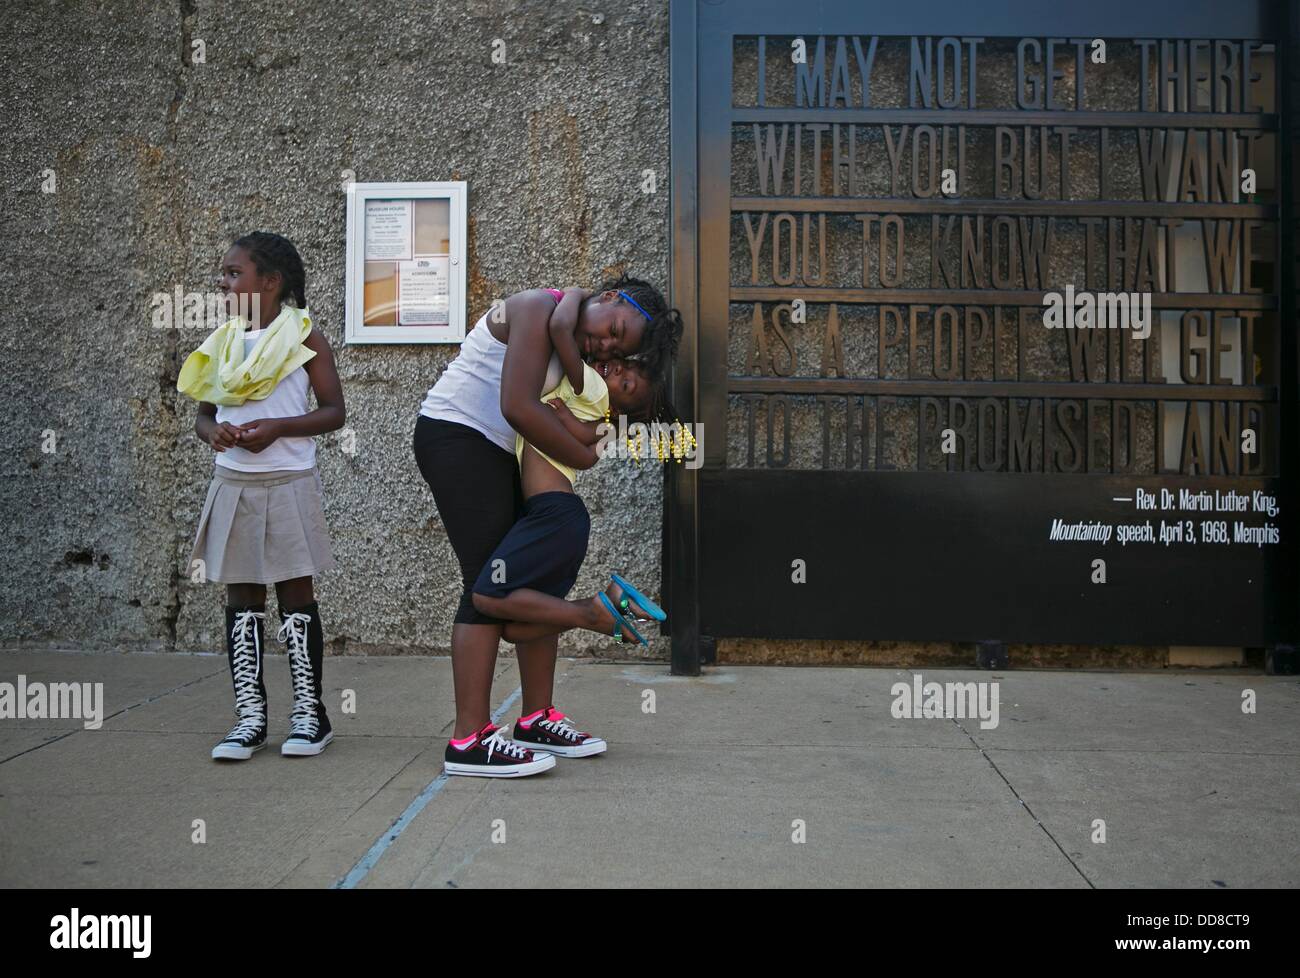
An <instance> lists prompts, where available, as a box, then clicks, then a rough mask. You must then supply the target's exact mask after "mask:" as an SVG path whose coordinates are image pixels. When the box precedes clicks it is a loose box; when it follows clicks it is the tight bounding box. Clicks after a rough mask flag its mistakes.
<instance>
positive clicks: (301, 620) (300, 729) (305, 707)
mask: <svg viewBox="0 0 1300 978" xmlns="http://www.w3.org/2000/svg"><path fill="white" fill-rule="evenodd" d="M310 622H311V615H308V614H304V613H303V612H301V611H295V612H294V613H293V614H290V615H286V616H285V619H284V624H283V625H281V626H280V630H279V631H278V632H277V633H276V635H275V637H276V638H277V639H278V640H279V641H281V642H284V643H286V644H287V645H288V647H289V674H290V675H291V676H292V677H293V712H292V713H290V714H289V736H290V737H306V738H308V739H311V738H312V737H315V736H316V731H317V729H319V723H318V722H317V720H316V691H315V689H314V688H313V683H312V679H313V676H312V671H311V656H309V655H308V654H307V625H308V624H309V623H310Z"/></svg>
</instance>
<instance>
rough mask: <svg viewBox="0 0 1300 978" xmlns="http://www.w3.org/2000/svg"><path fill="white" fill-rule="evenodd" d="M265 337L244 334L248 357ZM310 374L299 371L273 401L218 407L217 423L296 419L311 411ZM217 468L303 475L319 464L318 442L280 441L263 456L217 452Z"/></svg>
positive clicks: (284, 382) (251, 332) (233, 450)
mask: <svg viewBox="0 0 1300 978" xmlns="http://www.w3.org/2000/svg"><path fill="white" fill-rule="evenodd" d="M261 336H262V330H260V329H259V330H255V331H254V330H249V331H248V332H246V333H245V334H244V355H245V356H248V354H249V353H250V352H251V351H252V349H253V345H254V344H255V343H257V341H258V340H259V339H260V338H261ZM309 386H310V385H309V384H308V381H307V371H306V370H304V369H303V368H302V367H299V368H298V369H297V370H295V371H294V372H293V373H291V374H289V375H288V376H287V377H285V378H284V380H282V381H280V383H278V384H276V385H275V390H273V391H271V394H270V396H269V397H265V398H263V399H262V400H260V401H245V402H244V403H243V404H238V405H234V406H225V405H217V421H229V422H230V423H231V424H248V422H250V421H256V420H258V419H259V418H296V417H299V416H300V415H304V414H306V413H307V412H308V411H310V410H311V408H310V407H308V405H307V388H308V387H309ZM216 455H217V464H218V465H220V466H223V467H225V468H227V469H235V470H237V471H239V472H277V471H280V470H290V471H301V470H303V469H310V468H312V467H313V466H314V465H315V464H316V439H315V438H310V437H307V438H277V439H276V440H275V441H273V442H271V444H269V445H267V446H266V447H265V448H264V449H262V450H261V451H260V452H250V451H249V450H248V449H246V448H239V447H235V448H227V449H226V450H225V451H224V452H217V453H216Z"/></svg>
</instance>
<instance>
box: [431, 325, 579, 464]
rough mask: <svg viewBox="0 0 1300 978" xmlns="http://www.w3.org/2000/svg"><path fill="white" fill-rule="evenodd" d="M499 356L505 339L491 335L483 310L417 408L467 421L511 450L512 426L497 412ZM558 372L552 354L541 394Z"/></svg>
mask: <svg viewBox="0 0 1300 978" xmlns="http://www.w3.org/2000/svg"><path fill="white" fill-rule="evenodd" d="M505 359H506V344H504V343H502V342H501V341H500V340H499V339H497V338H496V337H495V336H493V335H492V331H491V330H489V329H488V323H487V313H484V314H483V316H482V318H480V319H479V321H478V322H477V323H475V324H474V328H473V329H471V330H470V331H469V335H468V336H466V337H465V342H464V343H462V344H461V347H460V353H459V354H458V355H457V356H456V359H454V360H452V361H451V363H449V364H447V369H446V370H444V371H443V372H442V376H440V377H439V378H438V380H437V382H436V383H435V384H434V385H433V386H432V387H430V388H429V393H428V394H426V395H425V397H424V401H423V403H422V404H421V405H420V413H421V414H422V415H424V416H425V417H426V418H440V419H442V420H443V421H455V422H456V423H458V424H463V425H468V426H469V427H471V428H473V429H474V430H475V431H479V432H482V433H483V435H485V436H486V437H487V439H488V441H490V442H492V444H494V445H497V446H498V447H500V448H502V449H503V450H505V451H507V452H509V453H510V454H511V455H513V454H514V453H515V430H514V429H513V428H511V427H510V425H509V424H507V423H506V419H505V416H504V415H502V413H501V366H502V364H503V363H505ZM563 377H564V368H563V367H562V366H560V357H559V355H558V354H555V353H552V354H551V362H550V363H549V364H547V366H546V380H545V381H544V382H543V383H542V393H546V392H547V391H549V390H552V389H553V388H554V387H555V386H556V385H557V384H559V382H560V380H561V379H562V378H563Z"/></svg>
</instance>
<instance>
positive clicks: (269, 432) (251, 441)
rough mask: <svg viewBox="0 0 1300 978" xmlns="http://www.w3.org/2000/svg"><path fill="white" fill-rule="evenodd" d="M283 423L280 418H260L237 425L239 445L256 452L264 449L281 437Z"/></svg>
mask: <svg viewBox="0 0 1300 978" xmlns="http://www.w3.org/2000/svg"><path fill="white" fill-rule="evenodd" d="M283 424H284V422H283V420H282V419H280V418H258V419H257V420H256V421H250V422H248V423H247V424H241V425H236V426H235V427H236V428H237V429H238V431H239V447H240V448H244V449H247V450H248V451H250V452H254V453H256V452H260V451H262V449H264V448H266V447H267V446H268V445H270V444H271V443H272V442H273V441H275V440H276V439H277V438H279V437H280V434H281V429H282V427H283Z"/></svg>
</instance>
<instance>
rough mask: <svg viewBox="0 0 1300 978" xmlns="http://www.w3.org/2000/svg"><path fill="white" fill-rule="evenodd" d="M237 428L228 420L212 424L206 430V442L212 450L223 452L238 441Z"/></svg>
mask: <svg viewBox="0 0 1300 978" xmlns="http://www.w3.org/2000/svg"><path fill="white" fill-rule="evenodd" d="M239 434H240V432H239V428H238V427H237V426H235V425H233V424H231V423H230V422H229V421H222V422H221V423H220V424H214V425H213V426H212V428H211V430H209V432H208V444H209V445H211V446H212V450H213V451H214V452H224V451H225V450H226V449H227V448H234V447H235V445H237V444H238V443H239Z"/></svg>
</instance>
